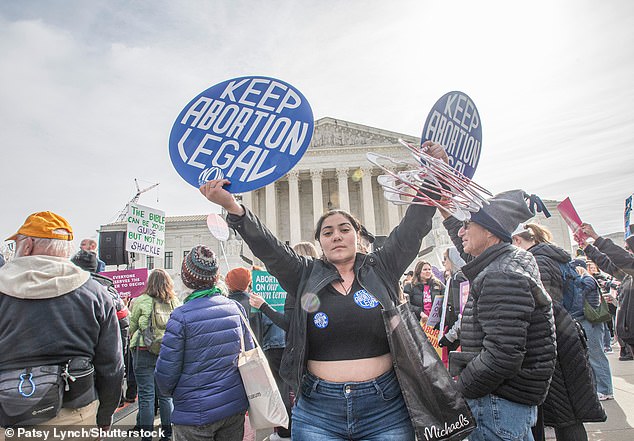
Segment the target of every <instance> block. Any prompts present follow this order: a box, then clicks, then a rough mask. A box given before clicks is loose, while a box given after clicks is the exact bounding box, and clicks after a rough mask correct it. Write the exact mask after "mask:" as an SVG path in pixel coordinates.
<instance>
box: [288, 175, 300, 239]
mask: <svg viewBox="0 0 634 441" xmlns="http://www.w3.org/2000/svg"><path fill="white" fill-rule="evenodd" d="M287 176H288V208H289V216H290V219H289V221H290V227H291V228H290V229H291V237H290V239H291V240H290V243H291V246H293V245H295V244H296V243H297V242H300V241H301V240H302V230H301V223H302V222H301V213H300V210H299V171H297V170H291V171H289V172H288V174H287Z"/></svg>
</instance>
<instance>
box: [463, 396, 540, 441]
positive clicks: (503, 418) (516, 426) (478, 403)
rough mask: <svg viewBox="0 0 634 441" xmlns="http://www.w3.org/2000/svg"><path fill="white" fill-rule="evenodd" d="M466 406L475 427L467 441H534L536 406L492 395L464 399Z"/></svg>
mask: <svg viewBox="0 0 634 441" xmlns="http://www.w3.org/2000/svg"><path fill="white" fill-rule="evenodd" d="M467 403H468V404H469V407H470V408H471V412H472V413H473V416H474V417H475V419H476V422H477V423H478V427H477V428H476V430H475V431H473V432H472V433H471V435H469V441H534V438H533V433H532V432H531V427H533V426H534V425H535V423H536V422H537V406H529V405H526V404H520V403H515V402H513V401H509V400H505V399H504V398H501V397H498V396H497V395H493V394H489V395H485V396H483V397H481V398H475V399H467Z"/></svg>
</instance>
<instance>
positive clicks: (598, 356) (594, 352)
mask: <svg viewBox="0 0 634 441" xmlns="http://www.w3.org/2000/svg"><path fill="white" fill-rule="evenodd" d="M579 323H581V326H583V329H584V331H586V337H587V338H588V359H589V361H590V366H592V371H593V372H594V379H595V381H596V383H597V392H599V393H602V394H604V395H612V394H613V393H614V391H613V389H612V372H611V371H610V362H609V361H608V357H607V356H606V355H605V352H604V351H603V326H604V324H603V323H590V322H589V321H588V320H586V319H584V318H582V319H579Z"/></svg>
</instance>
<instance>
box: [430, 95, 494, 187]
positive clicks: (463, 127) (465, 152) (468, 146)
mask: <svg viewBox="0 0 634 441" xmlns="http://www.w3.org/2000/svg"><path fill="white" fill-rule="evenodd" d="M421 139H422V141H423V142H424V141H433V142H437V143H439V144H442V145H443V146H444V147H445V149H446V150H447V155H448V156H449V164H450V165H451V166H452V167H453V168H455V169H456V170H458V171H459V172H460V173H462V174H463V175H465V176H466V177H468V178H469V179H471V178H473V174H474V173H475V170H476V167H477V166H478V162H479V161H480V152H481V149H482V123H481V120H480V114H479V113H478V109H476V106H475V104H473V100H471V98H469V97H468V96H467V94H466V93H463V92H458V91H454V92H449V93H446V94H445V95H443V96H442V97H441V98H440V99H439V100H438V101H436V104H434V107H433V108H432V109H431V112H429V115H428V116H427V120H426V121H425V126H424V127H423V134H422V135H421Z"/></svg>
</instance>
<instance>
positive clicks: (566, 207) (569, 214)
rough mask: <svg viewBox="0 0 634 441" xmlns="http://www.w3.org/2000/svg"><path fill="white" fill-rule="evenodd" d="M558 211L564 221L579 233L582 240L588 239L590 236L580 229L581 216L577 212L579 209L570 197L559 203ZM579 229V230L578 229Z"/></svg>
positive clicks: (574, 231) (573, 230)
mask: <svg viewBox="0 0 634 441" xmlns="http://www.w3.org/2000/svg"><path fill="white" fill-rule="evenodd" d="M557 211H559V213H560V214H561V217H563V218H564V221H565V222H566V224H567V225H568V227H570V229H571V230H572V232H573V233H575V234H577V235H578V237H579V239H580V240H582V241H583V240H586V239H587V238H588V236H587V235H586V234H585V233H583V232H582V231H581V230H579V227H580V226H581V223H582V222H581V218H580V217H579V215H578V214H577V210H575V207H573V206H572V202H571V201H570V198H566V199H564V200H563V201H561V202H560V203H559V204H558V205H557ZM577 230H579V231H577Z"/></svg>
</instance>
